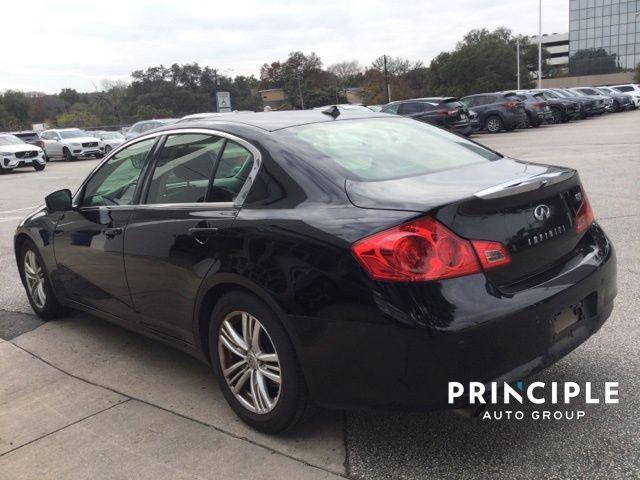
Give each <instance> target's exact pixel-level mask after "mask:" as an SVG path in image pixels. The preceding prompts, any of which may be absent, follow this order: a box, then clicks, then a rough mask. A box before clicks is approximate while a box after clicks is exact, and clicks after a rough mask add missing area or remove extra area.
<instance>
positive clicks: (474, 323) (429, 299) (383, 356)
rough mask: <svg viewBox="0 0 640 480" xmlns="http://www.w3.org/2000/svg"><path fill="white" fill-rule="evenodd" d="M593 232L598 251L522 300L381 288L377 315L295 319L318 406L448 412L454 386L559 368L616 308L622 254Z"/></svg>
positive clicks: (479, 284)
mask: <svg viewBox="0 0 640 480" xmlns="http://www.w3.org/2000/svg"><path fill="white" fill-rule="evenodd" d="M591 231H592V234H593V235H594V238H596V241H595V243H594V245H593V248H592V250H591V251H589V252H587V253H584V255H582V254H581V255H580V256H579V257H575V258H573V259H571V260H569V261H567V262H566V263H565V264H563V265H561V266H558V267H556V268H555V270H554V273H553V277H552V278H548V279H545V280H544V281H542V282H541V283H539V284H536V285H533V286H529V287H527V288H526V289H523V290H521V291H516V292H504V291H501V290H500V289H498V288H497V287H495V286H494V285H492V284H491V283H490V282H489V281H488V280H487V279H486V277H485V276H484V275H483V274H478V275H472V276H467V277H461V278H454V279H449V280H445V281H441V282H424V283H415V284H399V283H398V284H395V283H384V284H383V283H377V284H376V285H375V286H374V287H372V288H373V289H374V290H373V294H372V296H373V305H367V304H361V303H360V304H358V303H355V302H354V304H352V305H349V304H343V305H340V306H339V307H338V306H330V307H327V308H326V309H325V310H324V311H323V312H319V315H318V316H317V317H301V316H290V317H289V319H288V320H289V321H288V322H287V323H288V325H287V326H288V330H289V332H290V335H291V338H292V340H293V342H294V345H295V346H296V350H297V353H298V357H299V358H300V361H301V364H302V367H303V371H304V373H305V376H306V379H307V383H308V386H309V389H310V391H311V394H312V396H313V397H314V399H315V400H316V401H317V402H318V403H319V404H321V405H324V406H329V407H338V408H350V407H367V408H384V409H424V408H441V407H446V406H447V405H446V392H447V386H448V382H450V381H457V382H462V383H465V382H470V381H480V382H489V381H493V380H496V381H509V382H511V381H515V380H519V379H522V378H524V377H527V376H528V375H531V374H533V373H535V372H537V371H539V370H541V369H543V368H545V367H546V366H548V365H550V364H552V363H554V362H556V361H557V360H558V359H560V358H562V357H563V356H564V355H566V354H567V353H569V352H571V351H572V350H573V349H574V348H576V347H577V346H578V345H580V344H581V343H583V342H584V341H585V340H587V339H588V338H589V337H590V336H591V335H593V334H594V333H595V332H596V331H597V330H598V329H599V328H600V327H601V326H602V324H603V323H604V322H605V320H606V319H607V318H608V317H609V315H610V314H611V311H612V308H613V301H614V298H615V296H616V293H617V290H616V258H615V253H614V250H613V246H612V245H611V243H610V242H609V240H608V239H607V237H606V236H605V235H604V233H603V232H602V230H601V229H600V228H599V227H598V226H597V225H594V226H593V227H592V229H591ZM578 305H581V309H582V316H581V318H580V320H579V321H578V322H576V323H575V324H574V325H572V326H571V327H569V328H567V329H565V330H563V331H561V332H558V331H557V322H556V321H555V319H556V317H557V315H558V314H559V313H560V312H562V311H564V310H566V309H567V308H569V307H575V306H578Z"/></svg>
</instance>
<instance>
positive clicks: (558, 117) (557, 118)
mask: <svg viewBox="0 0 640 480" xmlns="http://www.w3.org/2000/svg"><path fill="white" fill-rule="evenodd" d="M551 115H553V124H554V125H557V124H559V123H562V120H563V115H562V111H561V110H560V109H559V108H552V109H551Z"/></svg>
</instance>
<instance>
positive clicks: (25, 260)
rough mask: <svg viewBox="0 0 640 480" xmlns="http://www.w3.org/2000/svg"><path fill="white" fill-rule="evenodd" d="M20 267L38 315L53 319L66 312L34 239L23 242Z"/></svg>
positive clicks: (25, 285) (30, 301) (23, 282)
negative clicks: (54, 289)
mask: <svg viewBox="0 0 640 480" xmlns="http://www.w3.org/2000/svg"><path fill="white" fill-rule="evenodd" d="M27 266H28V267H29V271H28V270H27ZM18 268H19V270H20V278H21V279H22V284H23V285H24V288H25V290H26V292H27V298H28V299H29V303H30V304H31V308H33V311H34V312H35V313H36V315H38V316H39V317H40V318H42V319H44V320H52V319H54V318H57V317H59V316H61V315H62V314H64V313H65V312H66V308H64V307H63V306H62V305H61V304H60V302H58V299H57V298H56V296H55V293H54V292H53V288H51V282H50V280H49V274H48V272H47V269H46V267H45V264H44V261H43V260H42V256H41V255H40V252H39V251H38V248H37V247H36V245H35V243H33V241H32V240H26V241H25V242H24V243H23V244H22V247H21V249H20V263H19V266H18ZM40 287H41V289H40ZM41 295H43V296H41Z"/></svg>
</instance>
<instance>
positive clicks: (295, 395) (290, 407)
mask: <svg viewBox="0 0 640 480" xmlns="http://www.w3.org/2000/svg"><path fill="white" fill-rule="evenodd" d="M244 324H250V325H252V326H253V327H254V328H249V329H247V330H249V331H250V332H255V331H258V342H259V343H257V344H254V343H253V336H252V335H249V337H248V338H247V336H246V335H243V328H242V325H244ZM256 325H257V326H258V327H257V330H255V327H256ZM230 329H233V331H234V332H235V335H234V334H233V332H232V333H231V334H230V333H229V332H230ZM234 338H235V339H236V340H234ZM220 339H222V340H220ZM247 344H251V345H253V346H252V347H251V348H250V349H249V350H247V348H246V345H247ZM243 345H244V347H243ZM229 346H230V347H231V348H233V349H234V351H235V353H232V351H231V349H230V347H229ZM209 351H210V357H211V358H210V360H211V365H212V366H213V370H214V372H215V374H216V377H217V379H218V384H219V385H220V389H221V390H222V393H223V395H224V397H225V399H226V400H227V402H228V403H229V405H230V406H231V408H232V409H233V411H234V412H235V413H236V414H237V415H238V416H239V417H240V418H241V419H242V420H243V421H244V422H245V423H246V424H248V425H249V426H251V427H252V428H254V429H256V430H258V431H261V432H264V433H278V432H283V431H285V430H289V429H291V428H293V427H294V426H295V425H296V424H298V423H300V422H301V421H302V420H303V419H304V418H305V417H306V415H307V414H308V412H309V405H310V402H309V395H308V393H307V387H306V384H305V381H304V377H303V374H302V371H301V369H300V366H299V364H298V360H297V358H296V355H295V352H294V350H293V345H292V344H291V341H290V340H289V337H288V335H287V333H286V332H285V330H284V327H283V326H282V324H281V323H280V320H279V319H278V317H277V315H276V314H275V313H274V312H273V311H272V310H271V309H270V308H269V307H268V306H267V305H266V304H265V303H263V302H262V301H261V300H260V299H258V298H257V297H255V296H253V295H251V294H249V293H245V292H241V291H234V292H230V293H227V294H226V295H224V296H223V297H222V298H220V300H218V302H217V303H216V305H215V307H214V308H213V311H212V312H211V321H210V323H209ZM254 352H260V353H258V354H257V355H255V354H254ZM267 359H268V360H267ZM231 366H236V368H235V369H233V370H231V371H229V367H231ZM223 369H224V371H227V377H225V375H224V372H223ZM263 372H266V373H267V374H268V375H263ZM278 372H279V376H278ZM272 377H277V378H280V383H278V382H276V381H274V379H273V378H272ZM254 381H255V383H254ZM241 382H242V383H241ZM240 383H241V385H240V388H239V390H238V393H237V394H236V393H234V391H232V389H231V387H230V384H231V385H234V386H235V387H238V385H239V384H240ZM259 386H262V388H259ZM258 391H260V392H263V394H262V395H259V394H258V395H256V396H253V395H252V392H258ZM254 399H256V400H254Z"/></svg>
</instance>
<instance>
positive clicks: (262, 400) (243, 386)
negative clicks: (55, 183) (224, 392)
mask: <svg viewBox="0 0 640 480" xmlns="http://www.w3.org/2000/svg"><path fill="white" fill-rule="evenodd" d="M218 358H219V361H220V367H221V370H222V373H223V375H224V378H225V381H226V382H227V385H228V386H229V389H230V390H231V392H232V393H233V395H234V396H235V398H236V400H238V402H240V404H241V405H242V406H243V407H244V408H246V409H247V410H249V411H251V412H253V413H257V414H266V413H269V412H270V411H271V410H273V409H274V408H275V406H276V405H277V403H278V399H279V398H280V391H281V388H282V376H281V371H280V359H279V358H278V352H277V351H276V349H275V346H274V344H273V341H272V340H271V337H270V336H269V333H268V332H267V330H266V328H265V327H264V325H262V323H260V322H259V321H258V319H257V318H255V317H254V316H253V315H251V314H250V313H247V312H243V311H235V312H231V313H229V314H228V315H227V316H226V317H225V318H224V320H223V321H222V323H221V324H220V329H219V331H218Z"/></svg>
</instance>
